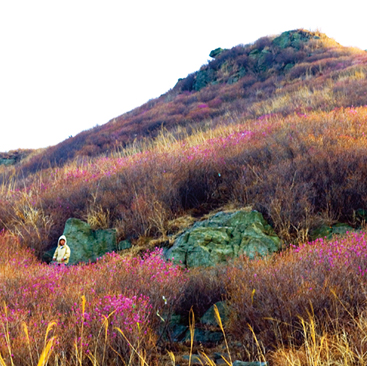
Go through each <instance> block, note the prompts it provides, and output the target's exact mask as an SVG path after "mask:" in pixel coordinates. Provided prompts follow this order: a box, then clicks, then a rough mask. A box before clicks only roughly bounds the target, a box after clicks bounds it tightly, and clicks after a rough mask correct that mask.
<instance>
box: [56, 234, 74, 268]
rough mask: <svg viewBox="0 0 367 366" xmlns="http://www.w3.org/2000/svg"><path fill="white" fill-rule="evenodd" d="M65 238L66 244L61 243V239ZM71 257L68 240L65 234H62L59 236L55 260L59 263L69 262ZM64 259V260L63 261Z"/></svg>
mask: <svg viewBox="0 0 367 366" xmlns="http://www.w3.org/2000/svg"><path fill="white" fill-rule="evenodd" d="M61 239H64V240H65V244H64V245H60V240H61ZM69 258H70V248H69V246H68V245H67V240H66V237H65V235H61V236H60V238H59V241H58V242H57V248H56V250H55V254H54V256H53V260H54V261H56V262H58V263H65V264H66V263H68V262H69ZM63 259H64V261H63Z"/></svg>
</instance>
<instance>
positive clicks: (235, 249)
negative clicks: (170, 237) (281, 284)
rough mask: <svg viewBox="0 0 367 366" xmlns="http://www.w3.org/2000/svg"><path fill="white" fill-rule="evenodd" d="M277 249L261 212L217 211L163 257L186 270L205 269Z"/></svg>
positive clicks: (277, 246) (195, 226)
mask: <svg viewBox="0 0 367 366" xmlns="http://www.w3.org/2000/svg"><path fill="white" fill-rule="evenodd" d="M280 248H281V242H280V239H279V238H278V237H277V236H276V234H275V233H274V231H273V229H272V228H271V226H270V225H269V224H268V223H267V222H266V221H265V220H264V218H263V216H262V215H261V213H259V212H257V211H251V212H247V211H236V212H219V213H218V214H216V215H214V216H213V217H211V218H210V219H209V220H206V221H201V222H197V223H195V224H194V225H193V226H192V227H191V228H190V229H188V230H187V231H185V232H184V233H182V234H181V235H180V236H179V237H178V238H177V239H176V240H175V243H174V244H173V246H172V247H171V248H170V249H169V250H167V251H166V252H165V256H166V258H167V259H172V258H174V259H173V262H174V263H176V264H181V265H183V266H186V267H198V266H205V267H208V266H214V265H216V264H217V263H221V262H226V261H227V260H228V259H232V258H235V257H238V256H239V255H246V256H248V257H250V258H254V257H255V256H256V255H260V256H264V255H267V254H270V253H273V252H276V251H278V250H279V249H280Z"/></svg>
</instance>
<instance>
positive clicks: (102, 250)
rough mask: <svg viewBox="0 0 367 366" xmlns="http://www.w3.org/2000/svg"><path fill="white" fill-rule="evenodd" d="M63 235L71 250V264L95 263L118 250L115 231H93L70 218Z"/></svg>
mask: <svg viewBox="0 0 367 366" xmlns="http://www.w3.org/2000/svg"><path fill="white" fill-rule="evenodd" d="M63 234H64V235H65V236H66V238H67V243H68V245H69V247H70V250H71V256H70V260H69V263H70V264H76V263H79V262H86V263H88V262H95V261H96V260H97V258H100V257H102V256H103V255H104V254H106V253H108V252H112V251H114V250H116V249H117V244H116V230H115V229H107V230H93V229H92V228H91V227H90V225H88V224H87V223H86V222H84V221H81V220H79V219H74V218H70V219H68V220H67V221H66V223H65V229H64V233H63Z"/></svg>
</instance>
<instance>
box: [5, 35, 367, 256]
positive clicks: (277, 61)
mask: <svg viewBox="0 0 367 366" xmlns="http://www.w3.org/2000/svg"><path fill="white" fill-rule="evenodd" d="M211 55H212V56H213V58H214V59H213V60H212V61H211V62H209V63H208V64H207V65H204V66H203V67H202V68H201V69H200V70H199V71H198V72H196V73H194V74H192V75H189V76H188V77H186V78H185V79H182V80H179V81H178V83H177V85H176V86H175V87H174V88H173V89H172V90H170V91H169V92H167V93H166V94H165V95H163V96H161V97H159V98H157V99H155V100H152V101H150V102H148V103H146V104H145V105H143V106H141V107H139V108H137V109H135V110H133V111H131V112H129V113H126V114H124V115H122V116H120V117H118V118H116V119H115V120H114V121H111V122H109V123H107V124H105V125H103V126H100V127H97V128H94V129H91V130H88V131H84V132H82V133H81V134H79V135H77V136H75V137H73V138H69V139H68V140H65V141H63V142H62V143H60V144H59V145H56V146H54V147H51V148H48V149H45V150H43V151H40V152H39V153H34V155H33V156H30V157H29V158H27V159H26V160H24V161H23V162H20V163H18V164H17V165H16V166H15V167H11V168H9V169H8V168H6V167H5V168H2V174H1V179H2V185H1V191H0V202H1V205H0V229H1V228H6V229H8V230H10V231H12V232H14V233H16V234H17V235H20V236H21V237H22V238H23V240H24V242H26V243H27V244H28V245H29V246H31V247H33V248H36V249H37V252H38V253H39V254H41V253H42V252H43V251H44V250H45V249H48V248H50V247H51V246H53V245H54V242H55V240H56V238H57V237H58V236H59V233H60V232H62V231H63V226H64V224H65V221H66V220H67V219H68V218H69V217H77V218H81V219H83V220H87V221H89V222H91V223H94V225H96V226H101V227H102V226H103V227H113V228H117V229H118V232H119V239H125V238H133V239H134V240H136V239H137V238H139V237H141V236H148V237H149V236H150V237H157V236H159V235H163V236H166V235H167V233H172V230H173V229H172V220H174V219H176V218H178V217H181V216H184V215H187V214H189V215H196V216H200V215H202V214H204V213H208V212H209V211H210V210H213V209H217V208H219V207H221V206H224V205H227V204H232V205H233V204H234V205H237V206H240V207H241V206H244V205H252V206H253V207H256V209H258V210H259V211H261V212H262V213H263V214H264V215H265V217H266V218H267V219H268V220H269V222H270V223H271V224H272V225H273V227H274V228H275V230H276V231H277V233H278V235H280V236H281V237H282V239H284V240H287V241H294V240H298V239H299V238H303V239H306V238H307V237H308V235H309V232H310V231H311V230H312V229H314V228H315V227H316V226H317V225H319V224H320V223H328V224H330V223H332V222H335V221H337V220H344V221H347V222H349V223H350V224H354V225H355V224H356V222H357V221H358V220H359V221H358V222H360V220H361V218H357V217H356V212H363V210H364V209H366V208H367V202H366V197H367V194H366V193H367V192H366V188H365V184H364V182H365V178H366V176H367V172H366V166H367V164H365V156H367V154H366V151H365V150H366V145H367V144H366V143H365V142H366V141H365V136H366V134H367V130H366V123H365V120H366V113H367V112H366V111H367V109H366V107H363V105H364V104H366V90H367V88H366V86H367V77H366V75H367V67H366V62H367V53H366V52H365V51H361V50H356V49H350V48H344V47H341V46H340V45H338V44H337V43H336V42H335V41H333V40H331V39H329V38H327V37H326V36H325V35H323V34H320V33H313V32H308V31H304V30H296V31H290V32H285V33H282V34H281V35H280V36H278V37H265V38H261V39H259V40H258V41H256V42H255V43H254V44H252V45H246V46H237V47H234V48H233V49H231V50H221V49H217V50H214V51H213V52H212V53H211ZM359 105H360V106H361V107H356V106H359ZM124 146H125V147H124ZM361 210H362V211H361ZM357 219H358V220H357ZM362 219H363V218H362ZM356 220H357V221H356Z"/></svg>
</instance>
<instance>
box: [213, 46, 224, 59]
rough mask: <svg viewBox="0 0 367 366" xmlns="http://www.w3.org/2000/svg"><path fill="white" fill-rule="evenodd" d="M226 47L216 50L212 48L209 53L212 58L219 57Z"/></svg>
mask: <svg viewBox="0 0 367 366" xmlns="http://www.w3.org/2000/svg"><path fill="white" fill-rule="evenodd" d="M225 50H226V49H223V48H220V47H218V48H216V49H215V50H212V51H210V53H209V57H212V58H216V57H218V56H219V55H220V54H221V53H223V52H224V51H225Z"/></svg>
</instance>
